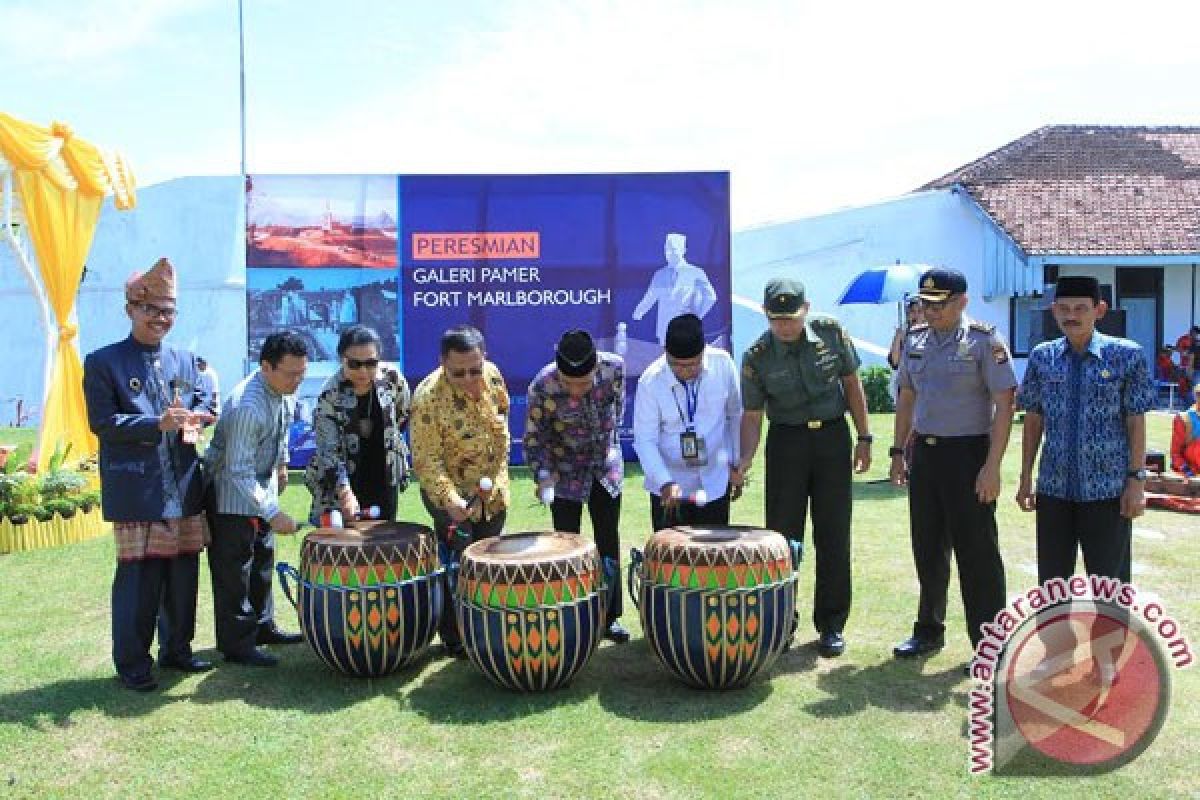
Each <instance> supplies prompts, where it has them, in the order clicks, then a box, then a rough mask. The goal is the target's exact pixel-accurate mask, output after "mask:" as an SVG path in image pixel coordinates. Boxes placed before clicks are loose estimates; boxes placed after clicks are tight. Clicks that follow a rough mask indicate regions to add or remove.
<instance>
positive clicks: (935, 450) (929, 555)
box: [908, 434, 1006, 649]
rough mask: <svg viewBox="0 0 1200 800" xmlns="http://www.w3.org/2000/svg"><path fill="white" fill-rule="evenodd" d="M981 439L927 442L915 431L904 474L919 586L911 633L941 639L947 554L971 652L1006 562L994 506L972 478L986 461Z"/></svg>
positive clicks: (1001, 591) (1000, 590)
mask: <svg viewBox="0 0 1200 800" xmlns="http://www.w3.org/2000/svg"><path fill="white" fill-rule="evenodd" d="M989 446H990V439H989V437H987V436H959V437H938V438H937V439H936V444H930V443H929V440H928V439H927V438H926V437H923V436H921V435H920V434H918V435H917V436H916V437H915V443H914V445H913V457H912V462H911V465H910V469H909V482H908V518H909V532H910V536H911V539H912V553H913V563H914V564H916V568H917V580H918V581H919V582H920V584H921V599H920V601H919V602H918V604H917V621H916V623H915V624H914V625H913V635H914V636H916V637H917V638H920V639H924V640H926V641H931V642H944V641H945V635H946V592H947V589H948V587H949V584H950V555H951V553H953V554H954V557H955V559H957V561H958V586H959V591H960V592H961V593H962V599H963V609H964V611H965V612H966V617H967V635H968V636H969V637H970V639H971V647H972V649H974V647H975V645H976V644H978V643H979V639H980V638H981V636H982V634H981V633H980V631H979V626H980V625H982V624H983V623H985V622H988V621H990V620H991V619H992V618H993V617H995V616H996V614H997V613H998V612H999V611H1000V609H1001V608H1003V607H1004V603H1005V597H1006V595H1005V580H1004V561H1003V560H1002V559H1001V557H1000V544H999V534H998V531H997V528H996V504H995V503H986V504H985V503H981V502H979V498H978V496H977V495H976V494H975V479H976V477H977V476H978V475H979V470H980V469H981V468H982V467H983V464H984V462H985V461H986V460H987V454H988V447H989Z"/></svg>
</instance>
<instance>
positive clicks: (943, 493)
mask: <svg viewBox="0 0 1200 800" xmlns="http://www.w3.org/2000/svg"><path fill="white" fill-rule="evenodd" d="M966 292H967V280H966V278H965V277H963V274H962V273H961V272H958V271H957V270H951V269H931V270H929V271H927V272H926V273H925V274H924V275H922V276H921V282H920V290H919V292H918V296H919V297H920V299H921V305H922V306H923V308H924V311H925V322H926V324H925V325H918V326H915V327H914V328H912V329H911V330H910V331H909V332H908V335H907V336H906V337H905V342H904V346H903V349H902V351H901V355H900V371H899V374H898V385H899V392H898V393H897V398H896V422H895V441H894V442H893V446H892V448H891V450H889V451H888V453H889V455H890V456H891V461H892V463H891V478H892V482H893V483H895V484H896V485H898V486H900V485H903V484H904V483H906V482H907V483H908V487H909V488H908V508H909V530H910V534H911V538H912V551H913V560H914V561H915V562H916V568H917V580H918V582H919V583H920V586H921V596H920V601H919V604H918V606H917V621H916V623H915V624H914V625H913V632H912V636H911V637H910V638H908V639H906V640H905V641H903V642H901V643H900V644H898V645H896V647H895V648H893V653H894V654H895V655H896V657H897V658H912V657H915V656H920V655H924V654H926V653H931V652H933V651H935V650H938V649H940V648H941V647H942V646H943V644H944V643H945V632H946V625H945V622H946V590H947V587H948V585H949V582H950V554H951V552H953V553H954V555H955V557H956V558H957V560H958V579H959V588H960V590H961V592H962V598H963V607H964V609H965V611H966V616H967V633H968V635H969V636H970V638H971V647H972V649H974V647H975V645H976V644H978V643H979V639H980V636H981V634H980V630H979V626H980V625H982V624H983V623H985V622H987V621H988V620H990V619H992V618H993V617H994V616H995V615H996V613H997V612H999V611H1000V609H1001V608H1002V607H1003V606H1004V602H1005V594H1004V562H1003V561H1001V559H1000V548H999V544H998V542H997V535H996V497H997V496H998V495H999V494H1000V461H1001V459H1003V458H1004V450H1005V448H1006V447H1007V446H1008V437H1009V432H1010V430H1011V428H1012V417H1013V395H1014V392H1015V387H1016V385H1017V376H1016V374H1015V373H1014V372H1013V367H1012V359H1011V358H1010V357H1009V352H1008V346H1007V345H1006V344H1005V343H1004V340H1003V339H1002V338H1001V337H1000V336H999V334H997V333H996V330H995V328H994V327H992V326H991V325H984V324H981V323H978V322H971V321H970V320H969V319H968V318H967V317H966V316H964V314H963V310H964V309H965V308H966V305H967V294H966ZM910 435H911V436H912V449H911V451H909V452H910V453H911V458H912V463H911V464H909V463H906V462H905V457H906V452H905V444H906V443H907V442H908V441H909V437H910Z"/></svg>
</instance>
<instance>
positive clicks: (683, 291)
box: [633, 233, 717, 344]
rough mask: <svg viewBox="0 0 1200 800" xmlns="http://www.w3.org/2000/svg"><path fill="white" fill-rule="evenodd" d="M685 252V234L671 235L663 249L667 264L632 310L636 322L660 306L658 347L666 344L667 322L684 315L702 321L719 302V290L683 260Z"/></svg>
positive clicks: (655, 331)
mask: <svg viewBox="0 0 1200 800" xmlns="http://www.w3.org/2000/svg"><path fill="white" fill-rule="evenodd" d="M686 252H687V237H686V236H684V235H683V234H682V233H668V234H667V241H666V243H665V244H664V245H663V256H664V257H665V258H666V260H667V264H666V266H664V267H660V268H659V269H658V270H656V271H655V272H654V276H653V277H652V278H651V279H650V286H649V287H647V289H646V294H645V295H643V296H642V301H641V302H640V303H638V304H637V308H635V309H634V310H633V318H634V319H635V320H637V319H641V318H642V317H644V316H645V315H646V312H648V311H649V310H650V309H651V308H653V307H654V304H655V303H658V322H657V323H656V324H655V326H654V336H655V338H656V339H657V340H658V343H659V344H663V343H664V342H665V337H666V334H667V323H668V322H670V321H671V320H673V319H675V318H676V317H678V316H679V315H681V314H695V315H696V316H697V317H703V316H704V315H705V314H707V313H708V312H709V310H710V309H712V307H713V305H714V304H715V303H716V302H717V290H716V289H714V288H713V285H712V282H711V281H709V279H708V275H706V274H705V273H704V270H702V269H700V267H697V266H696V265H694V264H689V263H688V262H687V259H686V258H684V254H685V253H686Z"/></svg>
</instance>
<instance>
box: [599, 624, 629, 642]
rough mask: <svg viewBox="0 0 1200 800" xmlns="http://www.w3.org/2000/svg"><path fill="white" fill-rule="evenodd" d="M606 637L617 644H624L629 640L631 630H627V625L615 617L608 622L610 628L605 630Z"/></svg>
mask: <svg viewBox="0 0 1200 800" xmlns="http://www.w3.org/2000/svg"><path fill="white" fill-rule="evenodd" d="M604 638H605V639H608V640H610V641H613V642H616V643H617V644H624V643H625V642H628V641H629V631H627V630H625V626H624V625H622V624H621V623H620V622H617V621H616V620H615V619H614V620H613V621H612V622H610V623H608V628H606V629H605V631H604Z"/></svg>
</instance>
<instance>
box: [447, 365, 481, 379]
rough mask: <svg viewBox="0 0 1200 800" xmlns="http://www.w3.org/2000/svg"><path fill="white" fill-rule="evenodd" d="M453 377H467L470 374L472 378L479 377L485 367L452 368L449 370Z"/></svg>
mask: <svg viewBox="0 0 1200 800" xmlns="http://www.w3.org/2000/svg"><path fill="white" fill-rule="evenodd" d="M447 372H448V373H449V375H450V377H451V378H465V377H467V376H468V375H470V376H471V377H472V378H478V377H479V376H480V375H482V374H483V367H471V368H470V369H452V370H447Z"/></svg>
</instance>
